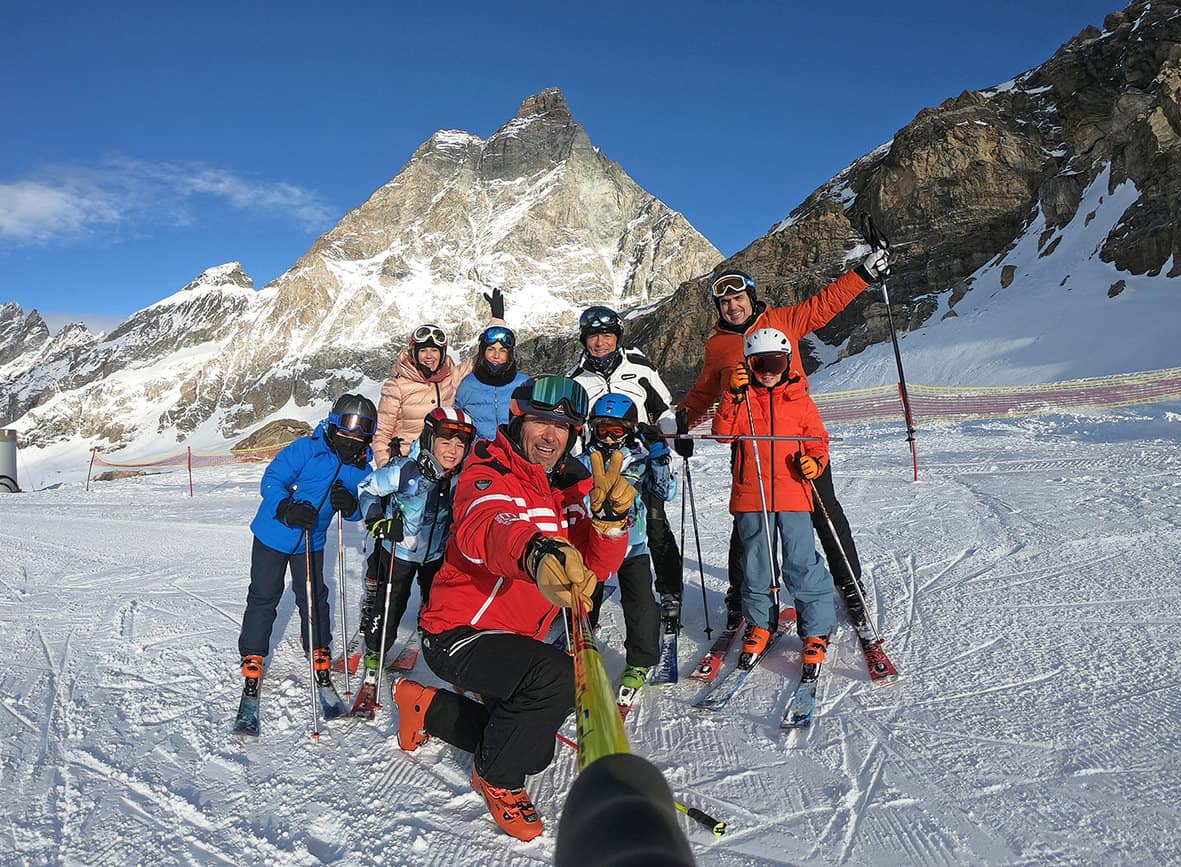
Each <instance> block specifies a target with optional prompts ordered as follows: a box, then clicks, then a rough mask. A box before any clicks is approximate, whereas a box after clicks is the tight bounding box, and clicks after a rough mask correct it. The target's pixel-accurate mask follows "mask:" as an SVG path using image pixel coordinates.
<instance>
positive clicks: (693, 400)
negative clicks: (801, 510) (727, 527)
mask: <svg viewBox="0 0 1181 867" xmlns="http://www.w3.org/2000/svg"><path fill="white" fill-rule="evenodd" d="M889 273H890V255H889V251H887V250H874V251H873V252H871V253H870V254H869V255H868V256H867V257H866V258H865V259H864V260H863V261H862V262H861V264H860V265H858V266H857V267H856V268H854V269H853V270H852V271H849V272H848V273H846V274H844V275H842V276H841V277H839V278H837V279H836V280H835V281H833V282H832V283H830V284H828V285H827V286H825V287H824V288H823V289H821V290H820V292H818V293H817V294H816V295H814V296H813V297H812V298H809V299H808V300H807V301H805V302H803V303H802V304H793V305H789V306H786V307H768V306H767V303H766V302H764V301H759V300H758V294H757V291H756V288H755V281H754V279H753V278H752V277H751V276H750V275H749V274H747V273H746V272H744V271H739V270H737V269H731V270H727V271H723V272H722V273H721V274H719V275H718V276H717V277H716V278H714V280H713V282H712V283H711V284H710V297H711V298H712V299H713V302H714V304H715V305H716V306H717V309H718V322H717V325H716V326H715V328H714V333H713V335H712V336H711V337H710V338H709V340H707V341H706V343H705V359H704V361H703V363H702V367H701V373H700V374H699V375H698V377H697V381H696V382H695V383H694V384H693V387H692V388H691V389H690V390H689V393H688V394H687V395H685V399H684V400H683V401H682V402H681V405H680V406H679V407H678V413H677V418H678V427H679V430H680V431H681V432H686V431H687V430H688V428H689V427H690V426H691V425H692V424H693V423H694V422H696V421H697V420H698V419H700V418H701V417H702V416H703V415H704V414H705V412H706V410H708V409H709V407H710V406H711V405H712V404H713V403H714V401H715V400H717V399H718V396H719V395H720V394H721V393H722V391H723V389H726V388H728V386H729V382H730V374H731V373H732V372H733V370H734V368H735V367H737V366H738V365H739V364H741V363H742V360H743V341H744V339H745V337H746V335H748V334H750V333H751V332H752V331H755V330H757V329H759V328H774V329H776V330H778V331H781V332H783V334H784V335H785V336H786V337H787V339H788V341H789V342H790V343H791V356H790V358H791V367H790V369H789V370H788V374H787V375H788V378H789V379H797V378H798V380H799V382H800V383H802V384H803V387H804V389H805V390H806V391H807V393H808V394H809V395H810V386H809V385H808V377H807V374H806V373H805V372H804V365H803V362H802V361H801V359H800V352H799V340H800V338H801V337H804V336H805V335H807V334H809V333H811V332H813V331H815V330H816V329H817V328H822V327H823V326H825V325H827V324H828V323H829V322H831V321H832V319H833V318H834V317H835V316H836V315H837V314H838V313H840V312H841V311H842V310H844V309H845V308H846V307H847V306H849V304H850V302H852V300H853V299H854V298H856V297H857V296H858V295H859V294H861V292H862V291H864V290H865V289H866V288H867V287H868V286H869V285H870V284H871V283H874V282H876V281H878V280H880V279H881V278H883V277H885V276H886V275H887V274H889ZM809 399H811V398H810V397H809ZM674 446H675V448H676V450H677V453H678V454H680V455H682V456H684V457H688V456H689V455H691V454H692V448H693V441H692V440H688V439H683V440H675V441H674ZM814 481H815V484H816V491H817V494H818V495H819V498H820V500H821V502H822V503H823V504H824V506H825V508H826V509H827V510H828V515H829V517H830V518H831V519H832V523H833V526H834V527H835V528H836V531H837V537H838V538H837V539H834V538H833V537H832V535H831V534H830V533H829V531H828V526H827V524H826V523H825V521H824V519H823V515H821V514H818V510H817V511H813V513H812V523H813V526H815V528H816V532H817V534H818V535H819V537H820V544H821V546H822V547H823V548H824V556H825V559H827V560H828V568H829V571H830V572H831V573H832V575H833V580H834V581H835V582H836V585H837V588H838V589H839V590H840V591H841V596H842V597H843V598H844V600H845V607H846V608H847V609H848V611H849V619H850V621H851V622H852V623H853V626H854V628H856V629H857V632H858V635H860V636H861V638H862V639H863V641H864V640H872V639H873V637H874V636H873V630H872V628H871V627H870V626H869V623H868V620H867V614H866V611H865V607H864V606H863V605H862V604H861V598H860V595H861V594H859V593H858V589H859V587H860V581H861V561H860V560H859V559H858V557H857V547H856V546H855V545H854V544H853V534H852V533H851V532H850V530H849V521H848V519H847V518H846V517H845V512H844V510H843V509H842V508H841V504H840V503H839V502H837V498H836V491H835V490H834V488H833V482H832V472H831V470H830V468H829V467H828V466H825V467H824V471H823V472H822V473H821V474H820V476H819V477H818V478H816V479H815V480H814ZM838 540H839V543H840V545H841V546H842V547H843V548H844V551H845V555H846V557H847V558H848V561H849V565H850V566H851V567H852V570H853V572H852V574H850V573H849V570H848V569H846V568H845V567H844V564H843V563H842V562H841V556H840V551H839V549H838V547H837V543H838ZM729 575H730V589H729V591H728V592H727V593H726V609H727V612H728V621H729V622H730V623H732V624H736V623H737V622H738V620H739V618H741V616H742V579H743V571H742V543H741V541H740V539H739V536H738V530H737V525H736V526H735V529H734V531H733V532H732V533H731V535H730V555H729Z"/></svg>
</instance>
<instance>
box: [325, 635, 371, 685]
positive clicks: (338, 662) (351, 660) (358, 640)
mask: <svg viewBox="0 0 1181 867" xmlns="http://www.w3.org/2000/svg"><path fill="white" fill-rule="evenodd" d="M364 653H365V636H364V635H362V634H361V630H360V629H358V630H357V631H356V632H354V633H353V637H352V638H350V639H349V643H348V644H346V645H345V650H344V653H342V654H341V655H340V656H338V657H336V659H334V660H332V670H333V671H344V666H345V660H348V666H349V674H356V673H357V666H358V665H360V664H361V657H362V656H363V655H364Z"/></svg>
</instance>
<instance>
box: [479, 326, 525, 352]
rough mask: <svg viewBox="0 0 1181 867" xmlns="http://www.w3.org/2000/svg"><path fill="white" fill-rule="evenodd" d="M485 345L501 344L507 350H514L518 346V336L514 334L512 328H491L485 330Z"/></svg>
mask: <svg viewBox="0 0 1181 867" xmlns="http://www.w3.org/2000/svg"><path fill="white" fill-rule="evenodd" d="M484 343H485V344H487V345H488V346H491V345H492V344H493V343H499V344H500V345H501V346H503V347H504V348H505V349H512V348H513V347H514V346H516V345H517V335H515V334H513V331H512V329H511V328H505V327H504V326H503V325H493V326H492V327H491V328H486V329H484Z"/></svg>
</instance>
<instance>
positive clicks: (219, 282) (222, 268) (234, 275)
mask: <svg viewBox="0 0 1181 867" xmlns="http://www.w3.org/2000/svg"><path fill="white" fill-rule="evenodd" d="M221 287H235V288H238V289H253V288H254V281H253V280H252V279H251V278H250V275H249V274H247V273H246V272H245V271H243V270H242V263H241V262H226V263H225V264H224V265H214V266H213V267H212V268H206V269H205V270H204V271H202V272H201V273H200V274H198V275H197V278H196V279H195V280H193V282H191V283H189V284H188V285H187V286H185V287H184V288H183V289H181V290H180V291H181V292H192V291H195V290H198V289H206V288H221Z"/></svg>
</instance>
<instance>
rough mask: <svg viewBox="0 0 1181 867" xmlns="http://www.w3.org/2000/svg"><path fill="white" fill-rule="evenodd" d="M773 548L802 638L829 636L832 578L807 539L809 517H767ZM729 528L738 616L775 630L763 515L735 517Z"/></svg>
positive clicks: (833, 615) (812, 540) (772, 514)
mask: <svg viewBox="0 0 1181 867" xmlns="http://www.w3.org/2000/svg"><path fill="white" fill-rule="evenodd" d="M767 518H768V519H769V520H770V524H771V538H772V546H773V545H774V539H775V538H776V537H777V538H778V540H779V546H780V550H779V558H780V562H781V563H782V564H783V570H782V584H783V589H784V590H786V591H787V593H788V595H789V596H790V597H791V598H792V599H794V600H795V609H796V622H797V625H798V628H799V631H800V634H801V635H803V636H809V635H828V634H829V633H830V632H832V630H833V629H834V628H835V627H836V612H835V609H834V608H833V585H832V576H831V575H829V574H828V570H827V569H825V568H824V564H823V563H822V562H821V561H820V555H819V554H818V553H817V552H816V540H815V537H814V536H813V535H812V516H811V515H810V514H809V513H808V512H770V513H768V515H767ZM734 526H735V527H736V528H737V530H738V535H739V539H740V540H741V542H742V551H743V567H744V570H745V573H746V576H745V580H744V581H743V583H742V613H743V615H744V616H745V617H746V620H747V622H748V623H753V624H755V625H756V626H762V627H763V628H765V629H772V630H773V629H775V627H776V624H777V622H778V613H777V612H776V611H775V610H774V604H775V599H774V595H773V594H772V592H771V588H772V586H773V580H772V568H773V567H772V564H771V561H770V558H769V557H768V554H769V553H770V552H769V550H768V544H767V535H766V531H765V530H764V529H763V513H762V512H738V513H736V514H735V515H734Z"/></svg>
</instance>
